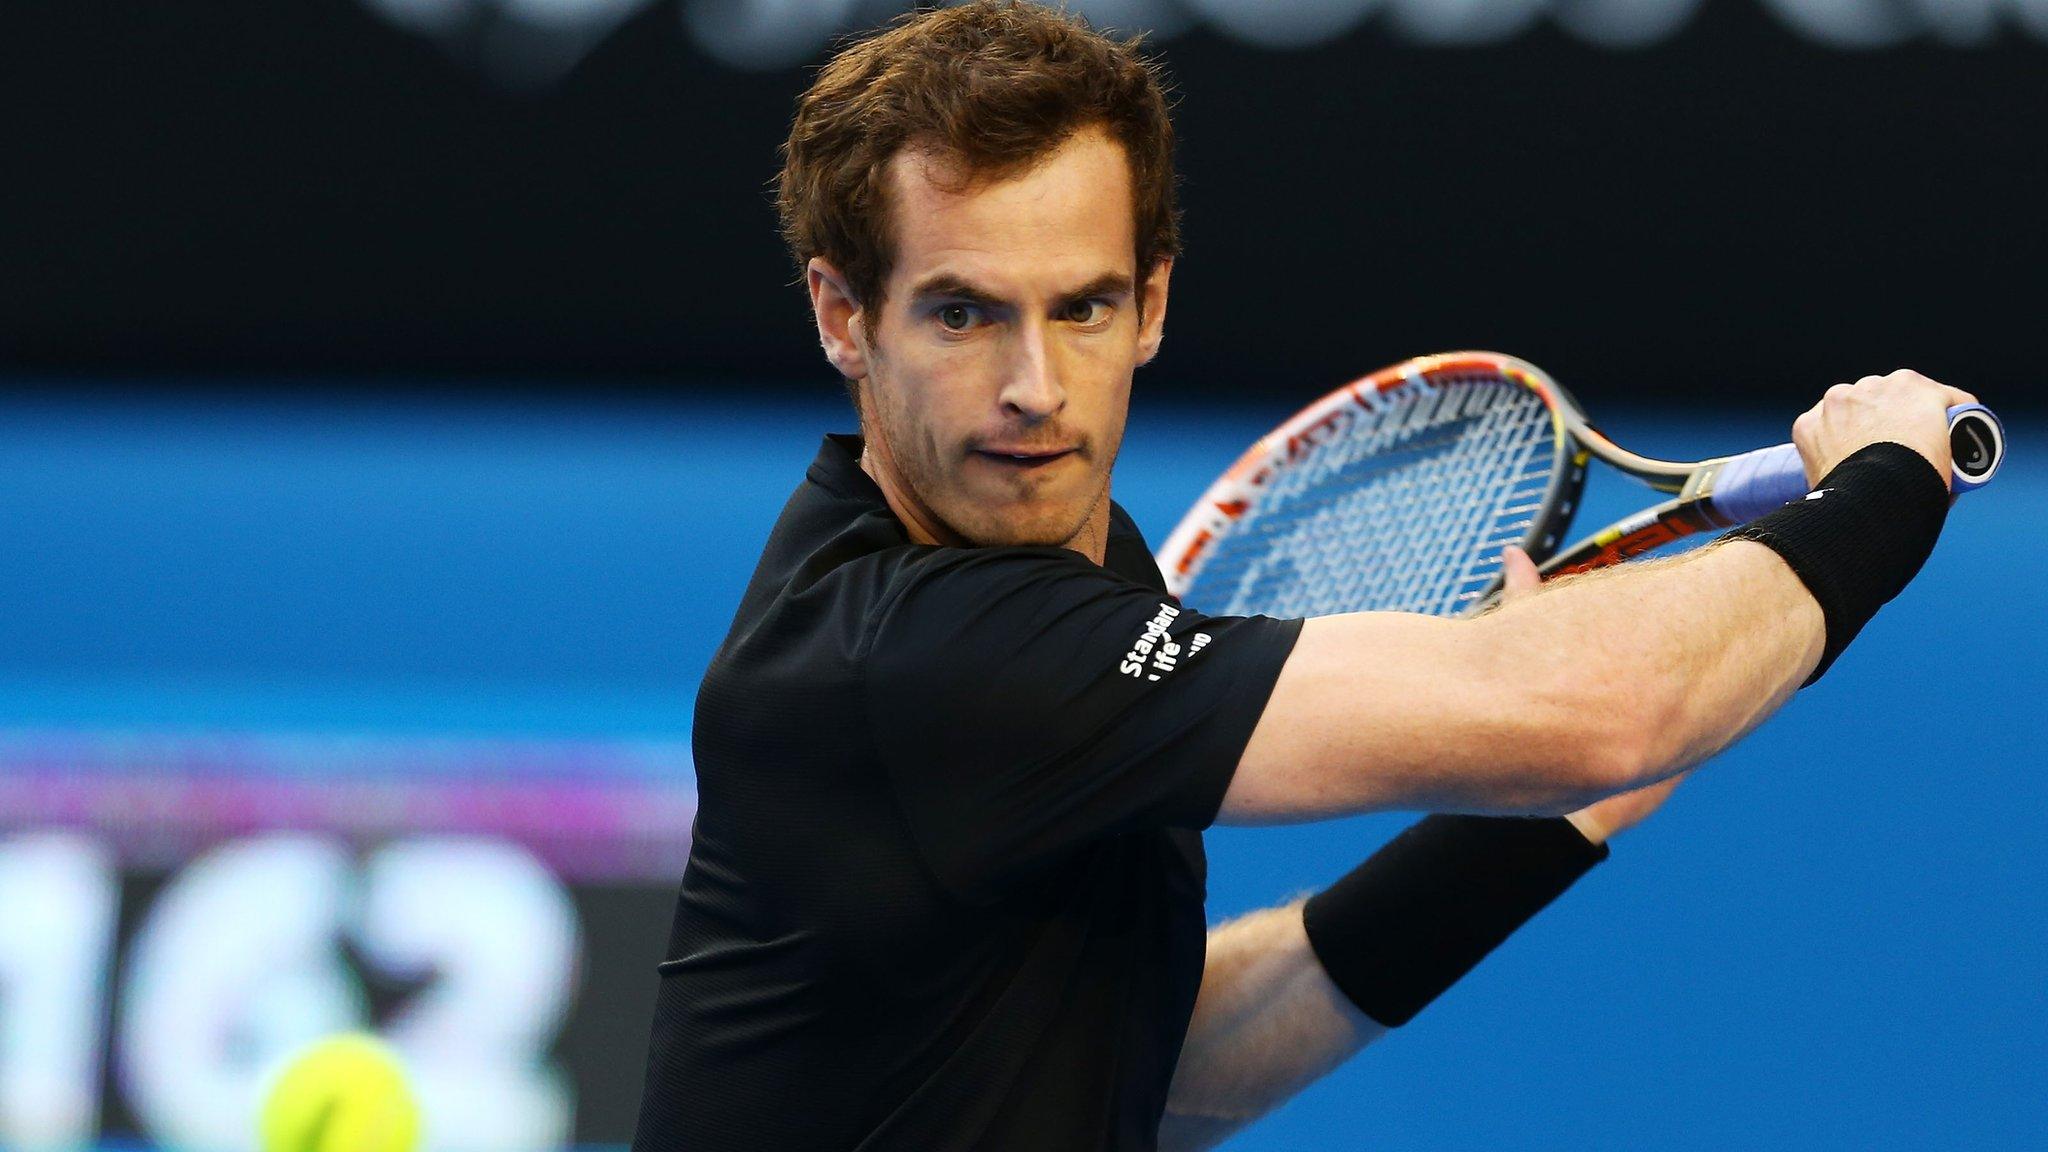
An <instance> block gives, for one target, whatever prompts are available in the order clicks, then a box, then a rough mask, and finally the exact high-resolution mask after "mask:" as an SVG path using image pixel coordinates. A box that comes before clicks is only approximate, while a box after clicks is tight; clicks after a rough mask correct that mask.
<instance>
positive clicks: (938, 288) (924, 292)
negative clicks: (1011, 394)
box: [910, 272, 1133, 305]
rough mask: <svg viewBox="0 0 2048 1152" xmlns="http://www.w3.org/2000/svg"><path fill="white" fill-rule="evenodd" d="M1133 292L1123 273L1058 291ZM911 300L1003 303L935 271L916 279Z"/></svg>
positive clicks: (1076, 295) (1072, 295) (1069, 295)
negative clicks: (940, 298)
mask: <svg viewBox="0 0 2048 1152" xmlns="http://www.w3.org/2000/svg"><path fill="white" fill-rule="evenodd" d="M1132 291H1133V287H1132V284H1131V278H1130V276H1129V275H1127V274H1125V273H1122V272H1105V273H1103V274H1102V275H1100V276H1097V277H1096V278H1095V279H1093V280H1090V281H1088V282H1087V283H1086V284H1083V285H1081V286H1080V287H1079V288H1076V289H1074V290H1073V291H1071V292H1066V293H1062V294H1061V299H1063V300H1082V299H1086V298H1089V297H1092V296H1128V295H1130V294H1131V292H1132ZM910 296H911V299H913V300H929V299H932V298H933V297H939V296H944V297H948V298H951V299H955V300H962V301H965V302H967V303H969V304H984V305H999V304H1002V303H1004V301H1003V300H1001V299H1000V298H999V297H997V296H996V295H995V294H994V293H992V292H990V291H988V290H987V289H985V288H982V287H980V286H979V285H976V284H975V283H973V282H972V281H970V280H968V279H967V278H966V277H964V276H961V275H960V274H958V273H956V272H935V273H933V274H931V275H930V276H927V277H925V278H924V279H922V280H920V281H918V282H917V283H916V284H915V285H914V286H913V287H912V288H911V290H910Z"/></svg>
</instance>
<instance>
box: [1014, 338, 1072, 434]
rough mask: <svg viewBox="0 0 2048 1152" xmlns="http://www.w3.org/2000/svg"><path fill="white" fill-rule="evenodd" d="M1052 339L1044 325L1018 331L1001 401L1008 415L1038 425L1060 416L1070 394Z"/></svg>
mask: <svg viewBox="0 0 2048 1152" xmlns="http://www.w3.org/2000/svg"><path fill="white" fill-rule="evenodd" d="M1051 337H1052V332H1051V331H1050V328H1049V326H1048V325H1047V324H1045V323H1044V322H1043V321H1040V322H1038V323H1035V324H1026V325H1023V326H1021V327H1020V328H1019V330H1018V333H1017V341H1016V344H1015V351H1014V355H1013V356H1012V357H1011V359H1010V364H1009V371H1008V372H1007V374H1006V375H1005V377H1004V380H1003V389H1002V393H1001V395H1000V397H999V400H1000V401H1001V403H1002V406H1003V411H1004V413H1005V414H1006V415H1012V416H1017V417H1021V418H1023V419H1024V420H1025V421H1027V422H1030V423H1034V424H1035V423H1037V422H1039V421H1041V420H1045V419H1048V418H1050V417H1053V416H1056V415H1058V414H1059V411H1060V409H1061V408H1064V407H1065V406H1066V403H1067V392H1066V389H1065V388H1063V387H1061V386H1060V373H1059V366H1058V363H1057V359H1056V357H1055V354H1054V350H1053V347H1052V339H1051Z"/></svg>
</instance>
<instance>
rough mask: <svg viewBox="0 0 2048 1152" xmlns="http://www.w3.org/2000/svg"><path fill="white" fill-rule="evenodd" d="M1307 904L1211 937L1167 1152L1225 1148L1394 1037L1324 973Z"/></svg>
mask: <svg viewBox="0 0 2048 1152" xmlns="http://www.w3.org/2000/svg"><path fill="white" fill-rule="evenodd" d="M1301 904H1302V902H1301V901H1296V902H1295V903H1293V904H1289V905H1287V906H1286V907H1282V908H1265V909H1261V910H1259V911H1257V912H1252V913H1249V914H1248V915H1245V916H1241V917H1239V918H1238V919H1236V920H1233V921H1230V922H1229V923H1227V924H1224V925H1222V926H1221V927H1219V928H1217V929H1216V930H1215V931H1213V932H1211V933H1210V934H1209V954H1208V960H1207V963H1206V966H1205V967H1204V969H1203V973H1202V991H1201V995H1200V996H1199V997H1198V998H1197V999H1196V1001H1195V1011H1194V1016H1193V1018H1192V1019H1191V1020H1189V1022H1188V1034H1187V1038H1186V1040H1185V1041H1184V1042H1183V1044H1182V1047H1181V1057H1180V1064H1179V1065H1178V1066H1177V1067H1176V1068H1175V1070H1174V1075H1173V1087H1172V1089H1171V1091H1170V1092H1169V1094H1168V1097H1167V1103H1166V1116H1165V1119H1164V1120H1163V1121H1162V1122H1161V1124H1160V1128H1159V1147H1160V1148H1161V1149H1162V1150H1175V1152H1185V1150H1191V1149H1199V1148H1209V1147H1212V1146H1214V1145H1215V1144H1217V1143H1220V1142H1221V1141H1222V1140H1224V1139H1225V1138H1227V1137H1228V1136H1229V1135H1230V1134H1231V1133H1233V1132H1235V1131H1237V1130H1238V1129H1239V1128H1242V1127H1243V1126H1244V1125H1246V1124H1248V1123H1250V1122H1251V1121H1253V1120H1255V1119H1257V1118H1258V1117H1260V1116H1263V1115H1265V1114H1266V1113H1267V1112H1270V1111H1272V1110H1273V1109H1274V1108H1275V1107H1277V1106H1279V1105H1280V1104H1281V1103H1282V1102H1283V1101H1285V1100H1287V1099H1288V1098H1289V1097H1291V1096H1293V1095H1294V1094H1295V1093H1297V1092H1299V1091H1301V1090H1302V1089H1303V1088H1305V1087H1307V1086H1308V1085H1309V1084H1311V1083H1313V1082H1314V1081H1315V1080H1317V1079H1319V1078H1320V1077H1322V1076H1323V1075H1324V1074H1325V1073H1327V1072H1329V1071H1330V1070H1331V1069H1333V1068H1335V1067H1336V1066H1337V1065H1339V1064H1341V1063H1343V1062H1344V1061H1345V1060H1346V1059H1347V1058H1348V1057H1350V1056H1351V1055H1352V1054H1353V1053H1355V1052H1357V1051H1358V1050H1359V1049H1361V1048H1363V1047H1365V1046H1366V1045H1367V1044H1370V1043H1372V1042H1373V1041H1374V1040H1376V1039H1378V1038H1379V1037H1380V1036H1382V1035H1385V1034H1386V1031H1387V1029H1386V1028H1384V1027H1382V1026H1381V1025H1379V1024H1377V1023H1374V1022H1373V1020H1372V1019H1371V1018H1370V1017H1368V1016H1367V1015H1365V1013H1363V1012H1360V1011H1359V1010H1358V1009H1357V1008H1355V1007H1353V1006H1352V1004H1351V1002H1350V1001H1349V1000H1347V999H1345V997H1344V993H1342V992H1340V991H1338V989H1337V986H1336V985H1335V984H1333V983H1331V981H1330V977H1329V976H1328V975H1327V974H1326V973H1325V972H1324V971H1323V968H1322V965H1321V963H1319V962H1318V961H1317V960H1316V956H1315V953H1314V952H1313V951H1312V950H1310V948H1309V943H1308V935H1307V933H1306V932H1304V931H1303V929H1302V924H1301Z"/></svg>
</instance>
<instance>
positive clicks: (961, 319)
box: [938, 304, 978, 332]
mask: <svg viewBox="0 0 2048 1152" xmlns="http://www.w3.org/2000/svg"><path fill="white" fill-rule="evenodd" d="M938 317H939V323H940V324H941V325H943V326H944V327H945V329H946V330H947V331H948V332H965V331H967V330H968V329H969V328H972V327H974V321H975V320H976V319H977V318H978V310H977V309H976V308H975V307H974V305H972V304H948V305H946V306H945V307H943V308H940V309H939V311H938Z"/></svg>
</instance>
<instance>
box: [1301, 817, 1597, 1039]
mask: <svg viewBox="0 0 2048 1152" xmlns="http://www.w3.org/2000/svg"><path fill="white" fill-rule="evenodd" d="M1605 859H1607V846H1606V845H1604V844H1594V843H1592V842H1591V841H1589V840H1587V839H1586V837H1585V835H1584V834H1582V833H1581V832H1580V831H1579V830H1578V829H1577V828H1575V827H1573V826H1572V822H1571V821H1569V820H1566V819H1564V818H1563V817H1554V818H1550V819H1542V820H1535V819H1528V818H1525V817H1519V816H1431V817H1428V818H1426V819H1424V820H1423V821H1421V822H1420V823H1418V824H1416V825H1415V826H1413V827H1411V828H1409V829H1408V830H1407V831H1405V832H1403V833H1401V834H1400V835H1399V836H1396V837H1394V839H1393V840H1391V841H1389V842H1388V843H1387V845H1386V847H1384V848H1381V849H1380V850H1379V851H1377V852H1375V853H1373V854H1372V856H1371V857H1370V858H1368V859H1367V860H1366V862H1365V863H1363V864H1360V865H1359V866H1358V867H1357V868H1354V869H1352V870H1351V872H1350V874H1348V875H1346V876H1345V877H1344V878H1343V879H1342V880H1339V881H1337V882H1336V883H1335V884H1332V885H1331V886H1330V887H1328V888H1326V889H1324V890H1323V891H1321V892H1318V893H1316V894H1315V895H1314V896H1311V897H1309V900H1308V903H1307V904H1306V905H1304V906H1303V907H1302V910H1301V921H1302V926H1303V927H1304V928H1306V929H1307V930H1308V942H1309V947H1311V948H1313V949H1314V950H1315V954H1316V958H1317V959H1318V960H1320V961H1322V965H1323V971H1325V972H1327V973H1329V975H1330V980H1331V982H1333V983H1334V984H1336V985H1337V988H1338V989H1339V990H1340V991H1342V992H1343V993H1344V995H1345V996H1346V997H1348V998H1349V999H1350V1000H1351V1002H1352V1003H1353V1004H1356V1005H1357V1006H1358V1010H1359V1011H1361V1012H1363V1013H1365V1014H1366V1015H1367V1016H1370V1017H1372V1018H1373V1019H1374V1020H1376V1021H1378V1022H1379V1023H1381V1024H1383V1025H1385V1026H1386V1027H1389V1028H1398V1027H1400V1026H1401V1025H1403V1024H1406V1023H1407V1022H1408V1021H1410V1020H1412V1019H1414V1018H1415V1014H1416V1013H1417V1012H1420V1011H1422V1010H1423V1008H1425V1007H1427V1006H1428V1005H1429V1002H1430V1001H1432V1000H1434V999H1436V998H1437V997H1438V996H1440V995H1442V994H1443V992H1444V990H1445V989H1448V988H1449V987H1450V986H1451V985H1453V984H1456V983H1457V982H1458V981H1459V979H1461V978H1462V977H1463V976H1464V975H1465V973H1467V972H1470V971H1471V970H1472V968H1473V966H1474V965H1476V964H1478V963H1479V962H1480V961H1481V960H1484V959H1485V958H1486V954H1487V953H1489V952H1491V951H1493V950H1494V949H1495V948H1496V947H1498V946H1499V945H1500V943H1501V941H1503V940H1506V939H1507V938H1508V937H1509V936H1510V935H1513V934H1514V931H1515V929H1517V928H1520V927H1521V926H1522V925H1523V924H1524V923H1526V922H1527V921H1528V919H1529V918H1530V917H1531V916H1534V915H1535V914H1536V913H1538V912H1541V911H1542V910H1543V908H1544V906H1545V905H1547V904H1549V903H1550V902H1551V901H1552V900H1555V899H1557V897H1558V896H1560V895H1562V894H1563V893H1564V890H1565V889H1567V888H1570V887H1571V886H1572V883H1573V882H1574V881H1576V880H1577V879H1578V878H1579V877H1581V876H1583V875H1585V874H1586V872H1587V870H1588V869H1590V868H1592V867H1593V865H1595V864H1598V863H1599V862H1600V861H1602V860H1605Z"/></svg>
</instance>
